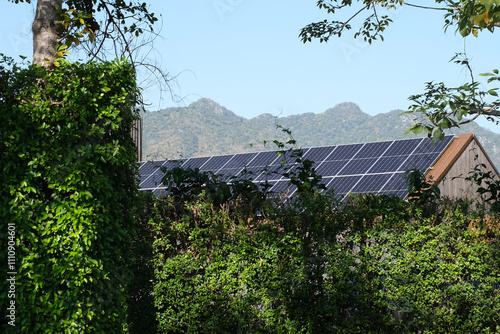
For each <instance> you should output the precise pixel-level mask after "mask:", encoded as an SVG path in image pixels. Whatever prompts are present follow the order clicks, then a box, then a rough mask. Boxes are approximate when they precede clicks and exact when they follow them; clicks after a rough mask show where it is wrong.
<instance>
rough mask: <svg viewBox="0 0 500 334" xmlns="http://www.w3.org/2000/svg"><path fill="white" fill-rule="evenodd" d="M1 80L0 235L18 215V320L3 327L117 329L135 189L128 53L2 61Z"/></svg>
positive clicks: (2, 300) (133, 88)
mask: <svg viewBox="0 0 500 334" xmlns="http://www.w3.org/2000/svg"><path fill="white" fill-rule="evenodd" d="M0 78H1V83H0V85H1V90H0V94H1V95H0V102H1V104H0V108H1V109H2V111H1V112H0V124H1V125H0V126H1V127H2V128H1V131H0V137H1V139H0V151H1V152H2V160H1V161H0V170H1V171H2V172H1V173H0V184H1V185H2V186H1V187H0V217H1V222H0V224H1V229H0V238H1V240H2V242H1V243H2V244H3V245H5V244H7V242H6V240H7V234H6V233H7V224H15V240H16V245H15V248H16V263H15V268H14V271H15V272H17V274H16V275H15V279H16V291H15V302H16V327H15V328H12V327H10V326H6V324H5V323H4V321H5V320H6V319H5V318H3V319H2V330H3V331H8V330H9V329H10V330H11V329H15V332H22V333H54V332H56V333H83V332H85V333H94V332H96V333H104V332H106V333H115V332H121V331H122V329H123V323H124V317H125V312H126V307H125V302H126V292H125V289H126V283H127V282H128V277H129V274H130V270H129V268H128V264H129V260H128V259H129V253H128V251H129V248H130V247H129V245H130V242H131V235H132V232H133V226H134V225H133V217H132V211H131V208H132V207H133V204H134V201H135V195H134V194H136V191H137V187H136V179H135V172H134V167H133V162H134V160H135V151H136V148H135V146H134V143H133V142H132V139H131V136H130V129H131V126H132V122H133V120H134V118H135V115H134V114H133V112H132V110H133V107H134V105H135V103H136V98H137V89H136V86H135V75H134V71H133V70H132V67H131V65H130V64H129V63H128V62H126V61H124V60H119V61H116V62H114V63H104V64H95V63H89V64H87V65H82V64H79V63H75V64H70V63H68V62H65V61H62V62H61V66H60V67H59V68H58V69H56V70H53V71H47V70H46V69H44V68H43V67H40V66H29V67H27V68H24V69H21V68H19V67H17V66H16V65H15V64H13V63H12V62H11V61H9V60H8V59H5V58H4V60H3V61H2V62H1V63H0ZM6 252H7V248H6V247H3V248H2V249H1V258H2V262H3V263H7V253H6ZM4 268H5V267H4ZM4 273H5V269H4ZM1 284H2V289H1V291H2V293H1V298H0V307H1V309H2V310H5V309H6V305H7V303H9V299H8V298H7V295H6V291H7V289H5V287H6V285H5V284H6V282H5V280H3V281H2V283H1Z"/></svg>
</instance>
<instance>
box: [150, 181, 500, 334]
mask: <svg viewBox="0 0 500 334" xmlns="http://www.w3.org/2000/svg"><path fill="white" fill-rule="evenodd" d="M210 196H211V195H209V194H205V193H204V192H203V191H202V192H201V193H200V194H199V195H198V196H194V197H192V198H191V199H190V200H188V201H186V202H184V204H183V207H182V209H180V207H179V203H178V202H177V201H175V200H174V199H172V198H164V199H162V200H159V202H156V204H155V205H156V216H154V217H152V216H151V222H152V224H153V225H154V226H155V228H156V237H155V243H154V252H155V256H154V261H155V268H156V271H155V290H154V291H155V292H154V295H155V306H156V309H157V320H158V332H159V333H332V332H335V333H336V332H338V333H367V332H373V333H393V332H408V333H414V332H419V331H420V332H429V333H435V332H447V333H449V332H484V333H488V332H490V333H493V332H498V331H499V329H500V328H499V327H498V325H497V324H498V321H499V319H498V314H500V312H499V311H500V298H499V297H500V272H499V270H500V266H499V262H498V259H499V258H500V257H499V254H498V252H499V251H498V249H499V247H498V241H499V240H498V231H496V234H495V233H494V230H493V229H492V225H491V224H490V225H489V226H490V227H489V228H486V227H485V226H486V225H482V224H480V223H479V222H478V223H477V224H476V225H475V228H474V229H471V228H470V227H469V224H470V222H471V217H467V216H465V215H464V214H463V213H462V211H461V210H459V208H460V207H458V209H456V210H452V209H451V207H448V209H445V210H444V211H442V212H439V215H438V216H431V217H427V215H428V212H427V213H425V214H422V208H421V207H420V206H419V205H418V204H409V203H405V202H403V201H401V200H399V199H398V198H395V197H389V196H374V195H365V196H352V197H351V198H350V199H349V200H348V201H347V202H344V203H337V202H336V200H335V196H334V195H332V194H326V195H322V194H320V193H319V192H302V193H301V194H300V196H299V197H298V198H299V199H296V200H286V201H285V202H282V201H281V200H278V199H276V198H275V199H268V201H267V205H264V206H263V207H261V209H262V212H261V215H260V216H252V217H251V218H249V219H245V218H244V217H245V216H244V215H242V213H241V212H239V211H238V208H237V207H236V206H234V205H231V203H223V204H220V203H218V204H217V205H214V202H213V200H212V199H211V197H210ZM424 209H425V210H426V208H424ZM179 210H181V211H179ZM250 211H251V210H250Z"/></svg>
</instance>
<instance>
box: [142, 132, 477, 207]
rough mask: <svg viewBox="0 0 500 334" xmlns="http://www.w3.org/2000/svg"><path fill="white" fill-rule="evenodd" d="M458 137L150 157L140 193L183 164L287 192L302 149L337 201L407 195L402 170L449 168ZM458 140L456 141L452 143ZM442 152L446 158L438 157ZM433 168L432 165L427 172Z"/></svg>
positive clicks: (160, 189)
mask: <svg viewBox="0 0 500 334" xmlns="http://www.w3.org/2000/svg"><path fill="white" fill-rule="evenodd" d="M460 138H462V137H460V136H459V137H454V136H446V137H445V138H444V140H443V141H437V142H436V143H435V145H433V144H432V140H430V139H428V138H414V139H406V140H392V141H382V142H371V143H359V144H348V145H336V146H323V147H312V148H303V149H300V150H292V151H287V153H286V154H283V155H278V154H277V152H276V151H264V152H253V153H241V154H230V155H221V156H209V157H196V158H189V159H182V160H175V161H173V160H162V161H148V162H143V163H140V165H139V174H140V181H139V182H140V183H139V187H140V189H141V190H143V191H146V190H149V191H153V193H155V194H156V195H160V194H162V193H164V192H165V190H166V187H165V185H163V184H161V179H162V177H163V175H164V173H163V172H162V171H161V169H160V167H163V168H164V169H167V170H168V169H172V168H174V167H182V168H186V169H187V168H191V169H195V168H199V169H200V171H212V172H214V173H216V174H221V175H223V176H222V179H223V180H226V181H230V180H231V177H238V178H246V179H251V180H252V181H253V182H254V183H256V184H261V185H263V184H264V183H266V182H267V183H268V184H270V185H271V188H270V191H271V192H273V193H279V192H282V193H284V192H287V193H288V194H290V195H291V194H293V192H294V191H295V190H296V188H295V186H293V185H290V184H289V181H290V179H289V178H287V177H286V176H283V172H284V171H286V170H292V171H293V169H294V168H296V167H297V164H296V161H295V159H294V158H293V154H292V153H298V152H299V151H300V152H302V155H303V159H309V160H311V161H314V164H313V167H314V168H315V169H316V171H317V173H318V174H319V175H322V176H323V179H322V181H321V182H322V183H323V184H325V185H326V187H327V189H333V190H334V192H335V195H336V196H337V197H338V198H339V199H343V198H345V197H346V196H347V195H348V194H349V193H351V192H354V193H361V194H366V193H375V194H389V195H396V196H398V197H401V198H406V197H407V195H408V182H407V180H406V178H405V177H404V173H405V172H406V171H407V170H410V169H414V168H416V169H419V170H424V171H426V172H427V171H430V172H431V173H434V174H428V175H439V176H440V175H441V173H442V172H440V171H445V170H447V168H448V169H449V166H448V165H447V163H445V162H449V161H450V160H453V159H456V158H455V155H452V154H451V152H450V153H448V150H450V149H451V148H453V150H452V151H455V150H458V151H460V149H461V148H462V147H463V145H464V143H463V142H465V141H466V140H467V139H465V138H464V139H460ZM467 138H468V137H467ZM457 139H460V140H459V141H458V143H456V144H454V143H455V142H456V141H457ZM462 150H463V149H462ZM445 154H446V156H447V158H446V159H442V157H444V156H445ZM457 154H459V153H457ZM448 156H449V157H448ZM436 162H440V164H437V163H436ZM433 166H434V169H432V170H431V168H432V167H433Z"/></svg>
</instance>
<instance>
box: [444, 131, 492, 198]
mask: <svg viewBox="0 0 500 334" xmlns="http://www.w3.org/2000/svg"><path fill="white" fill-rule="evenodd" d="M479 164H485V165H486V171H493V172H494V173H495V174H496V171H495V168H494V167H493V165H492V163H491V162H490V161H489V159H488V158H487V157H486V155H485V153H484V151H483V150H482V148H481V147H480V146H479V144H478V143H477V141H476V140H472V141H471V142H470V143H469V144H468V145H467V147H466V148H465V150H464V151H463V152H462V154H461V155H460V156H459V157H458V159H457V161H456V162H455V163H454V164H453V165H452V166H451V168H450V169H449V171H448V173H446V175H445V176H444V177H443V179H442V180H441V181H440V182H439V183H438V187H439V189H440V190H441V196H442V197H448V198H463V199H477V198H478V194H477V189H478V188H479V186H477V185H476V184H475V183H473V182H471V181H468V180H466V179H465V178H466V177H468V176H470V174H469V172H470V171H473V170H474V168H475V167H476V166H477V165H479ZM496 176H497V179H498V175H497V174H496Z"/></svg>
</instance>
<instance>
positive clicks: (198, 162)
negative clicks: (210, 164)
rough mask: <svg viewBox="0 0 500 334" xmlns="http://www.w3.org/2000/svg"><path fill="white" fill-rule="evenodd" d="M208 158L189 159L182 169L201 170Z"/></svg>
mask: <svg viewBox="0 0 500 334" xmlns="http://www.w3.org/2000/svg"><path fill="white" fill-rule="evenodd" d="M208 159H210V157H203V158H189V159H187V160H186V161H184V163H183V164H182V168H185V169H188V168H191V169H195V168H201V167H202V166H203V164H205V163H206V162H207V161H208Z"/></svg>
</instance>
